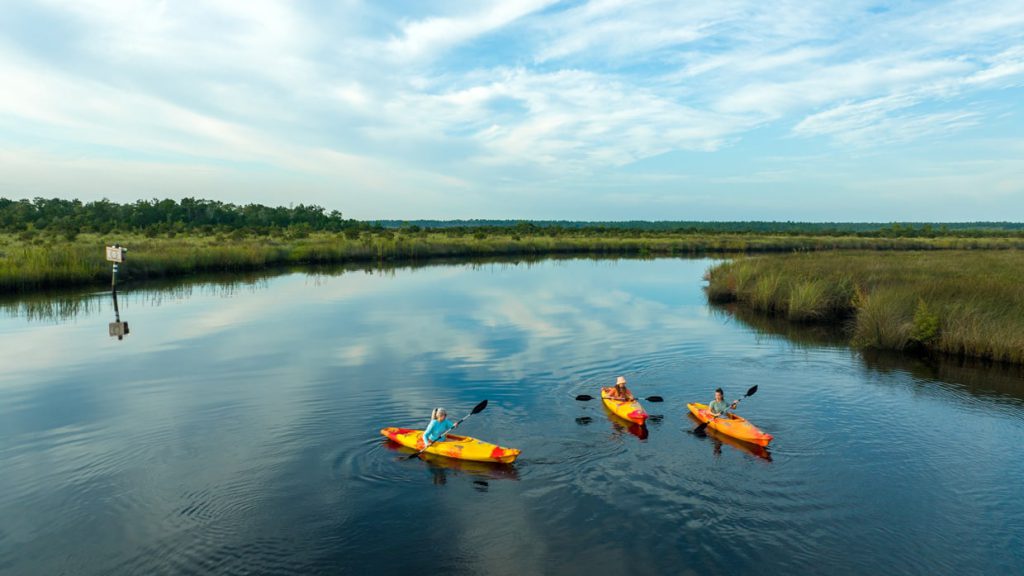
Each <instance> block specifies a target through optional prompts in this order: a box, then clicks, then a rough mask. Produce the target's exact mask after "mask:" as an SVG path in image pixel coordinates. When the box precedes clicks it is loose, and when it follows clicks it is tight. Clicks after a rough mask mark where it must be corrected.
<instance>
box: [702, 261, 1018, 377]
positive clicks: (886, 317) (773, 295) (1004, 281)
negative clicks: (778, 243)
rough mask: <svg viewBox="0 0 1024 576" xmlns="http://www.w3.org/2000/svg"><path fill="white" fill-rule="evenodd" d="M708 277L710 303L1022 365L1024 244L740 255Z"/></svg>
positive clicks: (866, 339)
mask: <svg viewBox="0 0 1024 576" xmlns="http://www.w3.org/2000/svg"><path fill="white" fill-rule="evenodd" d="M707 280H708V287H707V297H708V300H709V301H710V302H712V303H718V304H722V303H729V302H735V305H736V306H740V307H742V308H743V309H744V310H748V311H753V312H756V313H760V314H763V315H765V316H768V317H773V318H777V319H781V320H783V321H786V322H789V323H793V324H804V325H828V326H833V327H838V326H843V327H846V328H847V329H848V330H847V334H848V337H847V340H848V342H847V343H848V344H849V345H850V346H851V347H853V348H856V349H862V350H864V349H877V350H893V351H899V352H909V353H918V354H926V355H927V354H944V355H950V356H954V357H956V356H959V357H963V358H975V359H979V360H985V361H996V362H1006V363H1011V364H1018V365H1020V364H1024V291H1022V290H1020V286H1024V251H1020V250H1010V251H974V250H969V251H949V252H886V253H879V252H870V253H869V252H833V253H827V254H826V253H820V252H819V253H806V254H793V255H770V256H752V257H741V258H739V259H736V260H734V261H731V262H725V263H722V264H719V265H717V266H715V267H713V268H711V269H710V270H709V271H708V274H707Z"/></svg>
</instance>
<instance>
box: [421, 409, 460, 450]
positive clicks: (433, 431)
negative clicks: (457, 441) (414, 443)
mask: <svg viewBox="0 0 1024 576" xmlns="http://www.w3.org/2000/svg"><path fill="white" fill-rule="evenodd" d="M457 426H458V424H457V423H456V424H452V422H451V420H448V411H447V410H445V409H444V408H434V411H433V412H431V414H430V424H427V429H426V430H424V431H423V445H424V446H427V445H428V444H433V443H434V442H438V441H441V440H444V438H445V435H446V434H447V433H448V432H449V431H451V430H454V429H455V428H456V427H457Z"/></svg>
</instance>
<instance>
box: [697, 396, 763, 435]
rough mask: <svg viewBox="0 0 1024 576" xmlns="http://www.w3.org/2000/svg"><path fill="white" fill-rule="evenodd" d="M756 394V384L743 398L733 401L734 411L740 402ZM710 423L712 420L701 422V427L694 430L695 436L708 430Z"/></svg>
mask: <svg viewBox="0 0 1024 576" xmlns="http://www.w3.org/2000/svg"><path fill="white" fill-rule="evenodd" d="M756 392H757V384H754V385H753V386H751V387H750V390H747V393H746V394H744V395H743V396H740V397H739V398H737V399H735V400H733V401H732V409H733V410H735V409H736V405H737V404H739V403H740V400H743V399H744V398H746V397H747V396H753V395H754V394H755V393H756ZM710 423H711V420H708V421H707V422H701V424H700V426H697V427H696V428H694V429H693V433H694V434H699V433H701V432H703V431H704V429H705V428H707V427H708V424H710Z"/></svg>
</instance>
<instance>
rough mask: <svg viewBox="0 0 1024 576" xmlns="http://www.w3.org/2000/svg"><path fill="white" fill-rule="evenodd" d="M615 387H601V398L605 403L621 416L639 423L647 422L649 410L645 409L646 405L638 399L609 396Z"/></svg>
mask: <svg viewBox="0 0 1024 576" xmlns="http://www.w3.org/2000/svg"><path fill="white" fill-rule="evenodd" d="M614 389H615V388H614V387H612V386H609V387H608V388H601V400H602V401H603V402H604V405H605V406H607V407H608V409H609V410H611V411H612V413H613V414H615V415H616V416H618V417H619V418H624V419H626V420H629V421H630V422H636V423H637V424H643V423H644V422H646V421H647V412H645V411H644V407H643V406H641V405H640V403H639V402H637V401H636V400H614V399H612V398H609V396H611V394H612V391H613V390H614Z"/></svg>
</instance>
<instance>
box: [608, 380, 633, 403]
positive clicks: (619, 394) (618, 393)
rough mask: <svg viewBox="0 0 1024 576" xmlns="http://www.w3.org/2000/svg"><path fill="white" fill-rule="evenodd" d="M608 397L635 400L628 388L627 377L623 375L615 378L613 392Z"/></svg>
mask: <svg viewBox="0 0 1024 576" xmlns="http://www.w3.org/2000/svg"><path fill="white" fill-rule="evenodd" d="M608 397H609V398H611V399H613V400H627V401H628V400H635V398H633V393H632V392H630V391H629V388H626V378H625V377H623V376H619V377H618V378H616V379H615V386H613V387H612V393H611V394H609V395H608Z"/></svg>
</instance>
